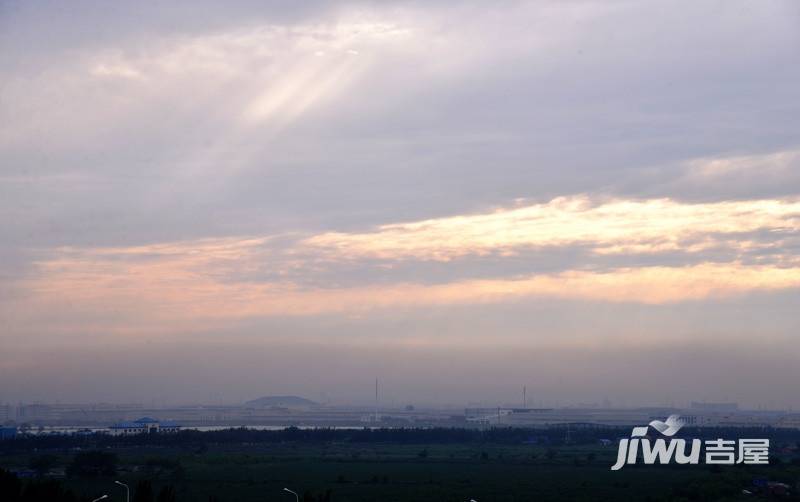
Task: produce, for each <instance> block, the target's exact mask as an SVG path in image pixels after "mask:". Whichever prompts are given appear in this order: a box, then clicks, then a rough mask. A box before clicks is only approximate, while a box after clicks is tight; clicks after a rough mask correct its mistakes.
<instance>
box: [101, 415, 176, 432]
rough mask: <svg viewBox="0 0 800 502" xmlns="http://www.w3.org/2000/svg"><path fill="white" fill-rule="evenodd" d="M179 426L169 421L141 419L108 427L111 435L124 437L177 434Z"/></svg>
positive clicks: (149, 418)
mask: <svg viewBox="0 0 800 502" xmlns="http://www.w3.org/2000/svg"><path fill="white" fill-rule="evenodd" d="M180 429H181V426H180V425H179V424H178V423H176V422H172V421H169V420H163V421H162V420H157V419H155V418H151V417H142V418H140V419H138V420H133V421H125V422H117V423H115V424H113V425H112V426H111V427H109V430H110V431H111V434H112V435H115V436H125V435H130V434H145V433H148V434H149V433H170V432H178V431H179V430H180Z"/></svg>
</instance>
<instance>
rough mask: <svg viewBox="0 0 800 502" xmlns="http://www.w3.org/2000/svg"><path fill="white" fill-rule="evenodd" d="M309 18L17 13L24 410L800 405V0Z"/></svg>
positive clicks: (121, 7)
mask: <svg viewBox="0 0 800 502" xmlns="http://www.w3.org/2000/svg"><path fill="white" fill-rule="evenodd" d="M298 4H299V3H298V2H288V1H287V2H278V1H272V2H253V1H249V0H234V1H232V2H226V3H225V4H224V5H223V4H218V3H215V2H206V1H202V0H201V1H200V2H180V1H179V2H171V3H170V4H169V5H166V4H165V5H161V4H159V5H142V4H141V2H132V1H120V2H114V3H113V4H109V3H107V2H99V1H88V0H87V1H77V2H74V3H72V4H71V5H69V6H67V5H66V4H64V3H62V2H56V1H43V2H36V3H31V2H22V1H4V2H0V74H2V75H3V79H2V80H3V82H2V85H0V235H2V240H0V381H2V382H3V386H2V388H1V389H0V403H2V402H16V401H20V400H23V401H27V402H30V401H35V400H40V401H50V402H54V401H61V402H77V401H84V402H88V401H110V402H130V401H141V402H150V401H151V400H156V401H158V402H161V403H177V402H198V401H208V400H209V399H212V400H216V399H221V400H223V401H225V402H235V401H243V400H246V399H253V398H256V397H259V396H262V395H268V394H296V395H302V396H305V397H308V398H310V399H315V400H318V399H319V398H320V395H323V394H324V395H325V396H327V397H328V398H329V399H330V400H331V401H335V402H368V400H369V396H370V392H371V389H372V385H373V383H374V378H376V377H377V378H379V379H380V380H381V382H385V386H386V388H385V389H384V391H383V392H382V396H384V399H385V400H386V402H388V401H389V400H390V399H391V400H394V401H396V402H397V403H398V404H399V403H412V404H435V403H446V404H459V403H467V402H478V401H486V402H489V401H492V402H508V403H510V402H516V401H518V400H519V389H520V388H521V386H522V385H526V386H527V388H528V395H529V396H531V399H532V401H534V402H535V401H540V402H546V403H551V404H552V403H557V402H560V403H578V402H600V401H603V400H604V399H608V400H610V401H611V402H612V403H614V404H619V405H627V406H630V405H636V404H663V403H670V402H672V403H686V402H689V401H703V400H707V401H736V402H739V403H740V405H742V406H745V407H753V408H756V407H759V406H761V407H772V408H781V407H785V408H788V407H797V406H800V393H798V391H797V390H796V388H797V382H798V381H800V364H798V361H800V345H799V344H798V343H797V338H796V337H797V333H798V327H800V322H798V319H799V318H798V305H799V304H800V253H799V252H798V251H800V99H799V98H800V65H798V64H797V61H798V60H800V29H799V28H798V27H800V4H798V3H795V2H791V1H777V0H776V1H762V2H747V1H736V0H734V1H724V2H723V1H710V0H708V1H699V2H698V1H693V2H688V1H678V2H670V3H646V2H634V1H619V2H594V1H574V2H547V1H541V2H512V1H508V2H505V1H504V2H488V1H487V2H469V3H463V2H452V1H448V0H441V1H436V2H416V1H387V2H380V3H366V2H303V3H302V5H298ZM765 26H768V27H769V28H770V29H764V27H765ZM217 396H222V397H217Z"/></svg>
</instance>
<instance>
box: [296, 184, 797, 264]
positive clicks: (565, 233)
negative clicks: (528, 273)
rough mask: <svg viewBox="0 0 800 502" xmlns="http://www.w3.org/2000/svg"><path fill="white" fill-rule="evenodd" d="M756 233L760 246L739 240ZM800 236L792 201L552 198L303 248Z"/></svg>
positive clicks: (658, 243)
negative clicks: (753, 238) (697, 201)
mask: <svg viewBox="0 0 800 502" xmlns="http://www.w3.org/2000/svg"><path fill="white" fill-rule="evenodd" d="M756 231H761V232H764V233H766V234H767V235H768V237H767V238H766V239H765V241H764V242H758V241H753V240H750V239H740V235H739V234H746V233H751V232H756ZM798 232H800V202H799V201H797V200H796V199H786V200H755V201H731V202H716V203H695V204H692V203H681V202H678V201H675V200H670V199H655V200H622V199H612V200H609V201H601V202H594V201H592V200H591V198H589V197H587V196H573V197H559V198H557V199H553V200H552V201H550V202H547V203H543V204H533V205H522V206H521V207H512V208H502V209H498V210H496V211H494V212H492V213H484V214H472V215H460V216H454V217H447V218H437V219H431V220H424V221H417V222H410V223H400V224H388V225H382V226H380V227H378V229H377V230H376V231H374V232H366V233H341V232H329V233H325V234H322V235H317V236H314V237H311V238H309V239H307V240H306V241H305V244H306V245H308V246H312V247H317V248H320V250H322V251H323V252H327V253H328V254H329V255H335V256H336V257H337V258H339V259H343V260H345V259H358V258H379V259H387V260H399V259H417V260H441V261H448V260H452V259H455V258H459V257H463V256H466V255H470V254H476V255H482V254H500V255H511V254H514V253H516V252H519V251H521V250H524V249H526V248H536V247H566V246H574V245H583V246H588V247H589V248H591V249H592V250H593V251H594V252H595V253H598V254H614V253H619V254H621V253H628V254H640V253H663V252H667V251H684V252H688V253H699V252H702V251H704V250H707V249H709V248H714V247H717V246H729V247H732V248H733V249H734V250H735V251H736V252H738V253H741V254H743V255H744V254H747V253H748V252H749V251H750V250H751V249H753V248H756V249H757V248H763V247H777V248H780V247H781V241H782V239H784V238H786V237H788V236H797V233H798Z"/></svg>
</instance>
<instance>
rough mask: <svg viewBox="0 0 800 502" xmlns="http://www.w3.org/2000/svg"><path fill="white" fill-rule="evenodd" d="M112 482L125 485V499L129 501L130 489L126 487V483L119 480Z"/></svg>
mask: <svg viewBox="0 0 800 502" xmlns="http://www.w3.org/2000/svg"><path fill="white" fill-rule="evenodd" d="M114 483H116V484H118V485H119V486H124V487H125V500H126V501H127V502H131V489H130V488H129V487H128V485H126V484H125V483H122V482H120V481H114Z"/></svg>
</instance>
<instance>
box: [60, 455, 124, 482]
mask: <svg viewBox="0 0 800 502" xmlns="http://www.w3.org/2000/svg"><path fill="white" fill-rule="evenodd" d="M116 472H117V456H116V455H115V454H113V453H110V452H105V451H87V452H83V453H78V454H77V455H75V457H74V458H73V459H72V463H71V464H70V465H69V467H67V474H69V475H70V476H79V477H97V476H113V475H114V474H116Z"/></svg>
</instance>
